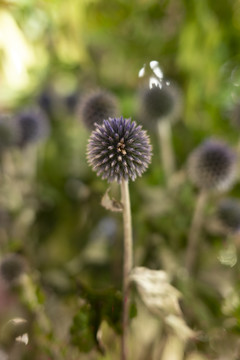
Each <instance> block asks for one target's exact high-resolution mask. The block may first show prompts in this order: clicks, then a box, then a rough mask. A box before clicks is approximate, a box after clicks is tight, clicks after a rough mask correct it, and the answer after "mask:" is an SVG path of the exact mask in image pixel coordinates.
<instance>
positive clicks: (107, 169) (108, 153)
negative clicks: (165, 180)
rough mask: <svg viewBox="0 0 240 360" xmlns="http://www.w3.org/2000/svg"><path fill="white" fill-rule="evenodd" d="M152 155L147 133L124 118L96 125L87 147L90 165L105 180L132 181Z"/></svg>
mask: <svg viewBox="0 0 240 360" xmlns="http://www.w3.org/2000/svg"><path fill="white" fill-rule="evenodd" d="M151 156H152V147H151V145H150V142H149V137H148V135H147V134H146V132H145V131H144V130H142V127H141V126H137V124H136V123H135V122H134V121H133V122H131V120H130V119H124V118H123V117H121V118H113V119H111V118H109V119H108V120H104V121H103V124H102V125H99V124H96V129H95V130H94V131H93V132H92V134H91V136H90V139H89V142H88V146H87V158H88V162H89V164H90V165H91V166H92V167H93V170H94V171H96V172H97V175H98V176H101V178H102V179H107V181H108V182H113V181H117V182H121V180H122V179H125V180H129V179H131V180H133V181H134V180H135V179H136V177H137V176H141V175H142V173H143V172H144V171H145V170H146V169H147V167H148V165H149V163H150V161H151Z"/></svg>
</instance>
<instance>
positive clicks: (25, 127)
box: [15, 108, 49, 147]
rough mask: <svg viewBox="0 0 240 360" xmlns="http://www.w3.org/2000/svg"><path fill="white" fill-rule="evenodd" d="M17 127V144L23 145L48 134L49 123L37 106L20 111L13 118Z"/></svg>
mask: <svg viewBox="0 0 240 360" xmlns="http://www.w3.org/2000/svg"><path fill="white" fill-rule="evenodd" d="M15 121H16V124H17V127H18V140H17V144H18V145H19V146H20V147H24V146H26V145H28V144H29V143H34V142H37V141H39V140H42V139H44V138H45V137H47V135H48V134H49V123H48V120H47V117H46V115H45V114H44V112H42V111H41V110H40V109H38V108H32V109H27V110H24V111H22V112H21V113H19V114H17V115H16V118H15Z"/></svg>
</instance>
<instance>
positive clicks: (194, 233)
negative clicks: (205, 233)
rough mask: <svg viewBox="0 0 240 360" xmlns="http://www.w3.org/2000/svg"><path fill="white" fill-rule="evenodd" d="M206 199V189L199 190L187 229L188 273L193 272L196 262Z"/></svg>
mask: <svg viewBox="0 0 240 360" xmlns="http://www.w3.org/2000/svg"><path fill="white" fill-rule="evenodd" d="M207 199H208V193H207V192H206V191H201V192H200V193H199V195H198V198H197V202H196V206H195V210H194V215H193V219H192V224H191V227H190V230H189V235H188V245H187V254H186V268H187V270H188V272H189V274H191V273H192V272H193V270H194V266H195V262H196V255H197V252H198V243H199V237H200V231H201V227H202V223H203V216H204V208H205V205H206V202H207Z"/></svg>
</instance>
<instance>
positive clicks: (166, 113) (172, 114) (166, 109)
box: [140, 81, 182, 122]
mask: <svg viewBox="0 0 240 360" xmlns="http://www.w3.org/2000/svg"><path fill="white" fill-rule="evenodd" d="M181 108H182V96H181V92H180V89H179V88H178V87H177V86H176V85H175V84H173V83H170V82H168V81H167V82H159V83H158V84H152V87H150V88H149V87H145V88H144V89H142V91H141V93H140V111H141V113H140V116H141V118H142V119H143V121H144V122H146V121H150V122H155V121H157V120H164V119H168V120H170V121H174V120H176V119H177V118H178V117H179V115H180V113H181Z"/></svg>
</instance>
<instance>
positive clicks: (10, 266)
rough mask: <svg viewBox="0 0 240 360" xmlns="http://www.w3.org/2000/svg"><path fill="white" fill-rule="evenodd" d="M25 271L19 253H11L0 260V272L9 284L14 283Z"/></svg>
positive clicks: (23, 262)
mask: <svg viewBox="0 0 240 360" xmlns="http://www.w3.org/2000/svg"><path fill="white" fill-rule="evenodd" d="M24 271H25V261H24V259H23V257H22V256H21V255H18V254H15V253H11V254H7V255H5V256H4V257H3V258H2V259H1V261H0V274H1V276H2V278H3V279H4V280H5V281H6V282H7V283H9V284H12V283H15V282H16V281H17V280H18V279H19V278H20V276H21V275H22V274H23V272H24Z"/></svg>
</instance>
